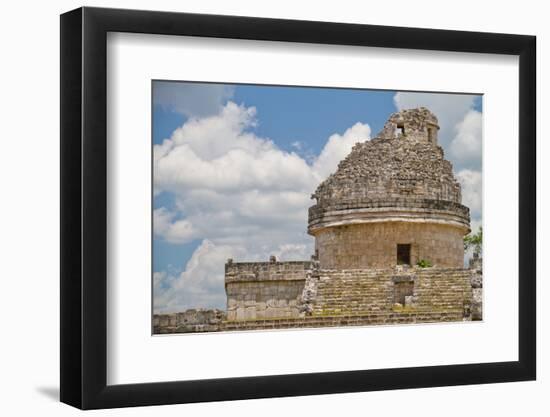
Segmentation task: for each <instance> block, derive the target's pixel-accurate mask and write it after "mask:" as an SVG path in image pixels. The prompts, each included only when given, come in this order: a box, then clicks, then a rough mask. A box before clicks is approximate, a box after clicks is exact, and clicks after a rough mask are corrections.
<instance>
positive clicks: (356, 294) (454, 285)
mask: <svg viewBox="0 0 550 417" xmlns="http://www.w3.org/2000/svg"><path fill="white" fill-rule="evenodd" d="M438 130H439V126H438V121H437V118H436V117H435V115H433V114H432V113H431V112H430V111H429V110H428V109H426V108H423V107H421V108H417V109H411V110H403V111H400V112H398V113H394V114H392V115H391V117H390V118H389V119H388V121H387V122H386V124H385V125H384V128H383V130H382V131H381V132H380V133H379V134H378V135H377V136H376V137H375V138H373V139H372V140H369V141H366V142H363V143H357V144H356V145H355V146H354V147H353V149H352V151H351V152H350V154H349V155H348V156H347V157H346V158H345V159H344V160H342V161H341V162H340V163H339V165H338V169H337V170H336V172H335V173H333V174H332V175H330V176H329V177H328V178H327V179H326V180H325V181H323V182H322V183H321V184H320V185H319V186H318V187H317V190H316V191H315V193H314V194H313V195H312V199H314V200H315V204H314V205H313V206H312V207H310V209H309V219H308V220H309V221H308V233H309V234H310V235H312V236H313V237H314V238H315V254H314V255H313V256H312V258H311V260H309V261H299V262H278V261H277V260H276V259H275V257H271V259H270V260H269V261H268V262H254V263H249V262H233V260H228V262H227V263H226V265H225V290H226V294H227V311H226V312H220V311H219V310H208V311H212V313H210V314H209V315H208V314H206V313H205V312H203V313H202V316H204V317H207V319H205V322H200V320H199V321H197V320H195V321H192V322H191V321H189V319H187V321H184V319H185V317H186V312H184V313H175V314H167V315H166V314H165V315H155V317H154V323H153V325H154V332H155V333H173V332H191V331H220V330H240V329H247V330H252V329H275V328H293V327H326V326H346V325H372V324H393V323H418V322H441V321H468V320H481V318H482V309H481V299H482V293H481V291H482V271H481V259H475V260H472V261H471V263H470V267H469V268H464V244H463V237H464V236H465V235H466V234H468V233H469V232H470V214H469V209H468V208H467V207H465V206H464V205H462V203H461V190H460V184H459V183H458V182H457V180H456V179H455V177H454V175H453V170H452V165H451V163H450V162H449V161H447V160H446V159H445V158H444V154H443V149H442V148H441V147H440V146H439V145H438V141H437V133H438ZM191 311H192V312H195V313H191V316H192V317H197V313H196V311H197V310H191Z"/></svg>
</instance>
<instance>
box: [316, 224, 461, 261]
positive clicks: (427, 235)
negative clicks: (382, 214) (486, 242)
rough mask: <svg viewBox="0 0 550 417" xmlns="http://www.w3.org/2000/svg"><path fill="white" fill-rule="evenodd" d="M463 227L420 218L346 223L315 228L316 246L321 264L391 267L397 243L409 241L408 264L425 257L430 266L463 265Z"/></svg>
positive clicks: (405, 247)
mask: <svg viewBox="0 0 550 417" xmlns="http://www.w3.org/2000/svg"><path fill="white" fill-rule="evenodd" d="M463 236H464V228H461V227H456V226H452V225H446V224H437V223H421V222H374V223H363V224H349V225H342V226H335V227H328V228H325V229H320V230H317V231H316V232H315V249H316V252H317V255H318V257H319V261H320V266H321V268H325V269H363V268H393V267H395V266H396V265H397V264H398V263H400V262H399V261H398V247H397V245H403V246H401V248H400V250H401V251H403V250H405V251H406V250H407V245H410V247H409V248H410V260H409V263H410V264H411V265H415V264H416V263H417V262H418V261H420V260H422V259H424V260H427V261H429V262H430V263H431V264H432V265H433V266H438V267H444V268H462V267H463V266H464V244H463Z"/></svg>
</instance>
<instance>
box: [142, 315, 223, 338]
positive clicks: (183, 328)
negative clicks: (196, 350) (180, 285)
mask: <svg viewBox="0 0 550 417" xmlns="http://www.w3.org/2000/svg"><path fill="white" fill-rule="evenodd" d="M225 319H226V314H225V311H223V310H218V309H212V310H207V309H189V310H185V311H182V312H180V313H169V314H155V315H153V334H165V333H197V332H218V331H220V330H222V328H221V326H222V322H223V321H225Z"/></svg>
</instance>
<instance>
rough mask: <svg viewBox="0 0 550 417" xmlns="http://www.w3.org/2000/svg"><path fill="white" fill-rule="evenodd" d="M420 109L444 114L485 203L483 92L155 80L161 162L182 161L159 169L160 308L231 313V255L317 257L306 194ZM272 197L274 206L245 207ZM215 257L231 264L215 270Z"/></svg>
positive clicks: (448, 134)
mask: <svg viewBox="0 0 550 417" xmlns="http://www.w3.org/2000/svg"><path fill="white" fill-rule="evenodd" d="M418 105H425V106H427V107H429V108H430V109H431V110H432V111H434V113H436V115H437V116H438V117H439V120H440V125H441V131H440V144H441V145H442V146H443V148H444V150H445V153H446V157H447V159H450V160H451V162H453V165H454V169H455V174H458V173H459V172H460V178H459V179H460V180H461V182H462V180H463V181H464V184H463V188H465V191H466V193H469V194H468V196H469V197H468V198H470V199H471V201H474V204H471V205H472V206H475V205H476V204H475V203H476V201H475V198H477V199H478V200H481V194H480V193H481V158H480V152H481V151H480V146H481V112H482V108H481V106H482V100H481V96H470V95H453V94H426V93H411V92H401V93H399V92H396V91H380V90H359V89H334V88H307V87H281V86H260V85H222V84H201V83H185V82H166V81H154V82H153V143H154V145H155V147H154V152H155V158H157V155H161V156H166V155H169V156H170V158H171V160H173V161H174V162H173V163H171V164H168V165H166V164H165V165H166V166H164V168H163V169H162V170H161V169H160V168H159V169H158V170H157V169H155V196H154V199H153V208H154V210H155V236H154V242H153V270H154V273H155V294H154V298H155V300H154V305H155V311H159V312H160V311H176V310H181V309H184V308H191V307H200V306H203V307H222V308H223V305H222V303H223V294H222V292H223V264H224V262H225V258H224V256H227V257H234V258H236V259H237V260H260V259H263V258H266V257H267V256H268V254H269V253H272V252H273V253H276V254H277V255H278V256H279V257H281V258H286V259H292V258H294V257H296V258H303V259H308V258H309V255H308V254H310V253H311V244H312V239H311V238H310V237H308V236H307V235H306V234H305V228H306V225H307V223H306V222H307V215H306V214H305V213H306V211H305V210H307V206H308V205H311V202H310V201H309V198H308V197H309V195H308V193H311V192H312V191H313V190H314V188H315V186H316V184H317V183H318V181H319V180H320V179H321V180H322V178H323V176H326V175H328V173H330V172H332V171H333V170H334V168H335V166H336V164H337V162H338V160H340V159H341V158H342V157H343V156H345V155H346V154H347V153H348V152H349V149H350V147H351V146H352V144H353V143H355V142H356V141H360V140H368V138H369V137H374V136H375V135H376V134H377V133H378V132H379V131H380V130H381V129H382V127H383V125H384V123H385V121H386V120H387V118H388V117H389V115H390V114H391V113H393V112H395V111H397V110H398V109H400V108H408V107H416V106H418ZM323 150H325V152H324V154H323ZM329 151H330V152H329ZM476 152H477V153H476ZM478 154H479V155H478ZM184 155H186V157H184ZM178 158H180V159H178ZM258 159H259V160H260V161H262V162H261V163H259V164H258V163H256V161H257V160H258ZM221 166H224V167H227V166H234V167H235V171H236V172H237V174H236V176H235V178H234V180H233V179H231V178H226V177H227V175H226V173H227V170H226V171H225V173H222V174H221V175H220V171H219V170H220V167H221ZM285 166H286V168H285ZM263 167H265V169H264V168H263ZM269 167H270V168H269ZM268 168H269V169H268ZM278 170H280V172H279V171H278ZM183 171H185V172H186V173H187V174H185V175H184V173H183ZM302 173H303V174H302ZM191 178H193V180H191ZM256 179H257V181H258V182H254V181H256ZM190 181H195V182H190ZM231 181H234V183H232V182H231ZM469 188H472V190H469ZM262 198H263V199H264V200H265V201H266V204H265V206H262V205H261V203H258V204H256V203H252V204H248V205H244V204H243V202H244V201H255V202H256V201H262ZM472 199H473V200H472ZM480 204H481V201H479V209H475V207H474V209H473V210H472V218H473V220H474V222H477V223H476V224H480V223H481V208H480ZM251 206H253V207H251ZM256 206H257V207H256ZM254 210H255V211H254ZM285 213H287V214H286V217H285ZM302 217H303V218H302ZM283 223H284V224H286V226H280V225H281V224H283ZM230 224H233V225H234V227H233V228H232V229H230ZM225 229H227V230H225ZM240 232H242V236H240V237H239V236H235V235H239V233H240ZM242 257H246V258H247V259H241V258H242ZM214 261H216V262H218V263H220V264H221V269H220V268H217V269H216V268H213V269H212V267H211V266H208V265H206V263H212V262H214ZM220 274H221V276H220ZM192 275H193V276H192Z"/></svg>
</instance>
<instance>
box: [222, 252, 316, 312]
mask: <svg viewBox="0 0 550 417" xmlns="http://www.w3.org/2000/svg"><path fill="white" fill-rule="evenodd" d="M311 265H312V263H311V262H309V261H299V262H277V261H276V259H275V258H274V257H272V259H271V260H270V261H269V262H239V263H233V262H232V261H231V260H229V261H228V262H227V264H226V265H225V292H226V294H227V320H228V321H233V320H255V319H269V318H290V317H298V316H299V314H300V297H301V295H302V291H303V289H304V283H305V279H306V275H307V271H308V270H309V269H310V268H311Z"/></svg>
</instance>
